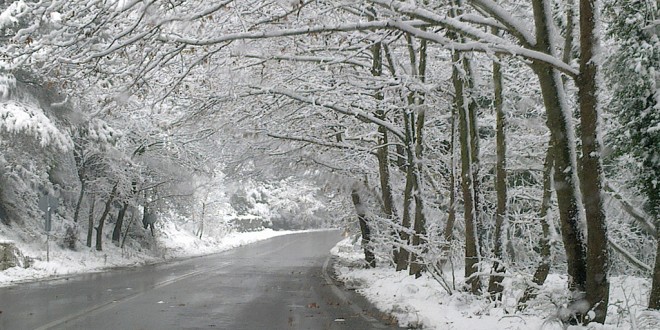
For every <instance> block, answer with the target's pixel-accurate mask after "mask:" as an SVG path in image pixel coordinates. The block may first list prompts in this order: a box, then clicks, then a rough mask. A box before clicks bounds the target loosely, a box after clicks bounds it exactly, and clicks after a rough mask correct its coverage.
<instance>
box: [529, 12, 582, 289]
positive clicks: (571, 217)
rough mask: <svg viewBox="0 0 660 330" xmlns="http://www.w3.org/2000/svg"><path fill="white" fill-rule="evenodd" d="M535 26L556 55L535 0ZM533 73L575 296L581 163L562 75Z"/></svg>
mask: <svg viewBox="0 0 660 330" xmlns="http://www.w3.org/2000/svg"><path fill="white" fill-rule="evenodd" d="M532 7H533V11H534V23H535V27H536V41H537V50H539V51H542V52H544V53H547V54H553V52H554V51H553V48H552V47H553V45H552V43H551V40H550V35H551V34H550V26H551V24H552V22H551V13H548V12H546V7H545V1H544V0H533V1H532ZM532 69H533V70H534V72H535V73H536V75H537V76H538V78H539V82H540V85H541V94H542V95H543V103H544V105H545V109H546V113H547V126H548V128H549V129H550V136H551V139H552V146H553V149H554V153H555V155H554V162H555V163H554V164H555V171H554V182H555V190H556V193H557V204H558V207H559V219H560V223H561V226H560V227H561V234H562V241H563V243H564V249H565V250H566V259H567V260H566V262H567V268H568V275H569V284H568V285H569V288H570V289H571V291H574V292H584V291H585V289H586V262H585V260H586V251H585V244H584V236H583V233H582V232H581V230H580V214H579V211H578V207H579V206H578V198H577V194H578V190H577V189H578V182H576V181H577V180H576V178H577V177H576V175H575V173H576V167H577V160H576V158H575V157H576V155H575V146H574V145H572V143H573V142H574V141H571V139H570V136H572V135H573V132H572V127H571V126H570V125H571V124H570V122H571V117H570V116H568V114H567V113H568V111H566V108H567V105H566V102H565V100H564V97H565V95H564V89H563V84H562V81H561V78H560V75H559V72H558V71H557V70H556V69H554V68H552V67H550V66H549V65H546V64H543V63H534V64H533V65H532Z"/></svg>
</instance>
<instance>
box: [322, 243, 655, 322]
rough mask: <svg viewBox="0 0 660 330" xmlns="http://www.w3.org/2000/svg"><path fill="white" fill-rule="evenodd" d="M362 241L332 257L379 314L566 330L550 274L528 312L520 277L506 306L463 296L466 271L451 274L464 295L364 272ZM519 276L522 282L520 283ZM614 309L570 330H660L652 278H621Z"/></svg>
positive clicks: (388, 270)
mask: <svg viewBox="0 0 660 330" xmlns="http://www.w3.org/2000/svg"><path fill="white" fill-rule="evenodd" d="M358 242H359V240H355V239H352V238H350V237H349V238H346V239H344V240H342V241H341V242H339V243H338V244H337V245H336V246H335V247H334V248H333V249H332V254H333V255H334V256H335V257H336V259H337V262H336V263H335V273H336V274H337V278H338V279H339V280H341V281H342V282H344V283H345V284H346V286H347V287H348V288H353V289H356V290H357V292H359V293H360V294H362V295H363V296H365V297H366V298H367V299H369V301H371V302H372V303H373V304H374V305H375V306H376V307H377V308H378V309H379V310H381V311H382V312H385V313H389V314H391V315H392V316H394V317H395V318H396V319H397V320H398V321H399V325H400V326H403V327H411V328H423V329H461V330H468V329H475V330H476V329H521V330H523V329H565V328H564V327H563V326H562V324H561V323H560V322H559V313H561V312H562V311H563V309H562V308H561V304H562V302H563V301H565V297H566V295H568V290H566V289H565V288H566V278H565V277H562V276H558V275H554V274H551V275H550V276H549V277H548V279H547V281H546V284H545V286H544V287H543V289H542V290H541V292H540V293H539V296H538V297H537V298H536V299H534V300H531V301H530V302H529V307H528V308H527V309H526V310H525V311H524V312H518V311H517V310H516V306H515V304H516V302H517V300H518V299H517V298H518V297H519V296H520V295H522V290H523V289H522V288H523V287H522V286H521V285H520V284H521V283H522V282H521V281H522V277H521V276H512V277H511V278H507V279H506V280H505V281H504V285H505V289H504V299H503V303H496V302H493V301H491V300H489V299H488V298H486V297H482V296H475V295H472V294H469V293H467V292H462V291H460V286H461V284H462V283H463V280H464V278H463V276H462V269H458V268H457V269H455V273H454V275H455V279H453V280H452V273H451V270H448V274H447V275H446V279H447V282H448V283H449V285H450V286H452V287H453V286H454V285H453V284H452V282H453V283H455V287H456V288H458V289H459V290H453V292H452V294H449V293H448V292H447V291H445V289H443V287H442V286H441V285H440V284H439V283H438V282H437V281H436V280H435V279H433V278H432V277H431V276H428V275H427V274H424V275H422V277H420V278H418V279H415V278H414V277H413V276H409V275H408V273H407V272H397V271H395V270H394V269H393V267H389V266H385V267H378V268H375V269H365V268H364V266H363V265H364V255H363V254H362V253H363V252H362V249H361V248H360V246H359V243H358ZM519 277H520V278H519ZM611 281H612V285H611V292H610V308H609V310H608V316H607V321H606V323H607V324H605V325H589V326H586V327H582V326H570V327H568V329H574V330H578V329H599V330H610V329H660V313H657V312H650V311H645V306H646V304H647V300H648V292H649V290H650V284H649V281H648V280H647V279H642V278H637V277H632V276H630V277H626V276H618V277H613V278H612V279H611Z"/></svg>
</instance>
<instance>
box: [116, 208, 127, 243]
mask: <svg viewBox="0 0 660 330" xmlns="http://www.w3.org/2000/svg"><path fill="white" fill-rule="evenodd" d="M126 210H128V202H124V205H122V208H121V209H120V210H119V213H117V222H115V227H114V229H113V230H112V242H113V243H116V244H119V241H120V240H121V227H122V226H123V225H124V218H125V216H126Z"/></svg>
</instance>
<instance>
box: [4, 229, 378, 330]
mask: <svg viewBox="0 0 660 330" xmlns="http://www.w3.org/2000/svg"><path fill="white" fill-rule="evenodd" d="M340 238H341V237H340V233H339V232H338V231H324V232H311V233H301V234H293V235H285V236H280V237H275V238H272V239H269V240H266V241H261V242H258V243H254V244H251V245H248V246H244V247H239V248H236V249H233V250H230V251H227V252H224V253H220V254H216V255H212V256H206V257H200V258H193V259H188V260H184V261H179V262H174V263H167V264H160V265H152V266H147V267H141V268H137V269H125V270H116V271H111V272H105V273H96V274H87V275H81V276H76V277H71V278H67V279H58V280H50V281H42V282H37V283H27V284H21V285H18V286H15V287H7V288H0V329H112V330H117V329H232V330H234V329H374V328H389V326H385V325H383V324H381V323H380V322H378V321H376V319H375V318H373V317H372V316H370V315H368V314H371V313H363V312H361V308H360V307H358V305H359V306H362V305H361V304H362V303H363V302H361V303H360V304H355V303H348V301H346V300H345V299H346V297H347V296H348V297H351V298H350V299H358V300H359V298H358V297H356V295H355V294H353V293H351V292H347V291H345V290H343V289H340V288H338V287H335V286H334V285H332V284H328V282H329V281H330V279H329V278H328V276H327V275H325V273H324V272H323V269H324V265H327V261H328V256H329V253H328V251H329V250H330V248H331V247H332V246H333V245H334V244H335V243H336V242H338V241H339V240H340Z"/></svg>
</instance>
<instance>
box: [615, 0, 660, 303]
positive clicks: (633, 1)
mask: <svg viewBox="0 0 660 330" xmlns="http://www.w3.org/2000/svg"><path fill="white" fill-rule="evenodd" d="M607 14H608V15H610V17H611V24H610V26H609V30H608V35H609V36H610V37H612V38H613V39H615V41H616V43H617V44H618V45H619V48H618V49H617V51H616V52H615V53H614V54H613V56H612V57H611V58H610V62H609V63H608V71H607V74H608V78H609V81H610V83H611V84H612V90H613V98H612V102H611V104H610V110H611V111H612V112H613V113H614V114H615V116H616V118H618V119H619V121H620V124H621V127H620V129H619V131H618V132H615V134H613V136H614V138H613V139H614V144H615V146H616V148H617V151H618V153H619V154H628V155H631V156H632V157H633V159H634V160H635V161H636V162H637V164H638V166H635V169H636V170H637V171H638V173H635V177H636V178H637V179H638V180H637V182H636V184H637V185H638V187H639V188H640V190H641V191H642V192H643V193H644V194H645V196H646V205H645V209H646V210H647V212H648V213H649V215H650V216H651V217H652V218H653V219H654V220H655V223H656V226H657V225H659V224H660V220H659V218H660V102H659V101H660V89H659V87H660V86H658V81H660V72H658V68H660V24H659V22H660V21H659V20H658V19H659V18H658V2H657V1H656V0H614V1H612V2H610V3H609V4H608V6H607ZM659 251H660V249H659ZM656 259H660V258H657V255H656ZM649 307H650V308H653V309H660V260H656V262H655V271H654V278H653V289H652V292H651V298H650V303H649Z"/></svg>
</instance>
